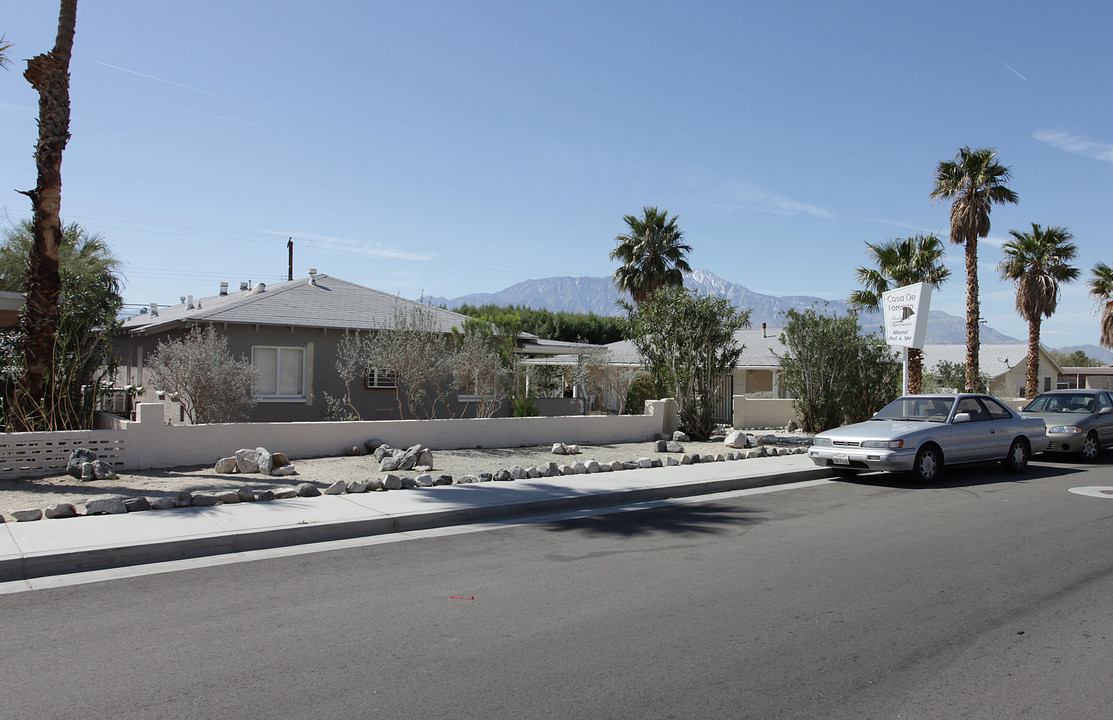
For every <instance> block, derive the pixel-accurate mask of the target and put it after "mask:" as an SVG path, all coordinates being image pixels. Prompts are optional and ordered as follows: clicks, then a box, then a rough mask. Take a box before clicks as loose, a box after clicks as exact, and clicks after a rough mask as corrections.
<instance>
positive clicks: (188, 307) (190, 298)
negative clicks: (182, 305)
mask: <svg viewBox="0 0 1113 720" xmlns="http://www.w3.org/2000/svg"><path fill="white" fill-rule="evenodd" d="M192 309H193V296H192V295H190V296H189V303H188V304H187V305H186V310H192Z"/></svg>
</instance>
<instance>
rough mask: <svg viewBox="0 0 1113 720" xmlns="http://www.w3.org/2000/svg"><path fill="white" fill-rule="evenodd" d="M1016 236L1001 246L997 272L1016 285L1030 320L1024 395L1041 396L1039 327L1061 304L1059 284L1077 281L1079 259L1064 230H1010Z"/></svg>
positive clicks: (1019, 307) (1021, 312) (1035, 227)
mask: <svg viewBox="0 0 1113 720" xmlns="http://www.w3.org/2000/svg"><path fill="white" fill-rule="evenodd" d="M1009 234H1010V235H1012V236H1013V239H1012V240H1009V241H1008V242H1006V243H1005V244H1004V245H1002V246H1001V252H1002V253H1003V254H1004V257H1003V258H1002V259H1001V262H1000V263H999V264H998V266H997V269H998V270H999V271H1000V272H1001V278H1002V279H1003V280H1012V281H1013V282H1014V283H1016V312H1017V314H1019V315H1020V317H1022V318H1024V319H1025V320H1027V321H1028V371H1027V374H1026V375H1025V380H1024V392H1025V394H1026V395H1027V397H1028V398H1034V397H1036V395H1039V392H1040V388H1039V381H1040V324H1041V323H1042V322H1043V319H1044V318H1048V317H1051V316H1052V314H1054V312H1055V308H1056V307H1057V306H1058V305H1059V284H1060V283H1069V282H1073V281H1074V280H1077V279H1078V275H1079V272H1080V271H1079V269H1078V268H1076V267H1073V266H1072V265H1070V261H1071V260H1074V259H1075V258H1076V257H1077V256H1078V247H1077V246H1075V244H1074V243H1072V242H1071V240H1073V239H1074V236H1073V235H1071V233H1070V231H1069V230H1067V229H1066V228H1065V227H1048V228H1043V227H1040V226H1039V225H1038V224H1036V223H1032V231H1031V232H1020V231H1019V230H1009Z"/></svg>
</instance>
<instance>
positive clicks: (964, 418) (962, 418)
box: [951, 413, 970, 425]
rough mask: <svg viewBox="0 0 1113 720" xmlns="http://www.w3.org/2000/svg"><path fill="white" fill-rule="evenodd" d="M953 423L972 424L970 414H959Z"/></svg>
mask: <svg viewBox="0 0 1113 720" xmlns="http://www.w3.org/2000/svg"><path fill="white" fill-rule="evenodd" d="M951 422H953V423H955V424H956V425H957V424H958V423H968V422H970V413H957V414H956V415H955V419H954V420H952V421H951Z"/></svg>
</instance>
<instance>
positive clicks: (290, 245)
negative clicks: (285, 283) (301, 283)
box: [286, 238, 294, 280]
mask: <svg viewBox="0 0 1113 720" xmlns="http://www.w3.org/2000/svg"><path fill="white" fill-rule="evenodd" d="M286 249H287V250H289V251H290V265H289V268H290V274H289V277H287V278H286V279H287V280H293V279H294V239H293V238H290V241H289V242H287V243H286Z"/></svg>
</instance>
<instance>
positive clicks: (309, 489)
mask: <svg viewBox="0 0 1113 720" xmlns="http://www.w3.org/2000/svg"><path fill="white" fill-rule="evenodd" d="M296 490H297V492H298V497H317V496H318V495H320V494H321V489H320V488H319V487H317V486H316V485H314V484H313V483H307V482H303V483H301V484H299V485H298V486H297V488H296Z"/></svg>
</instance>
